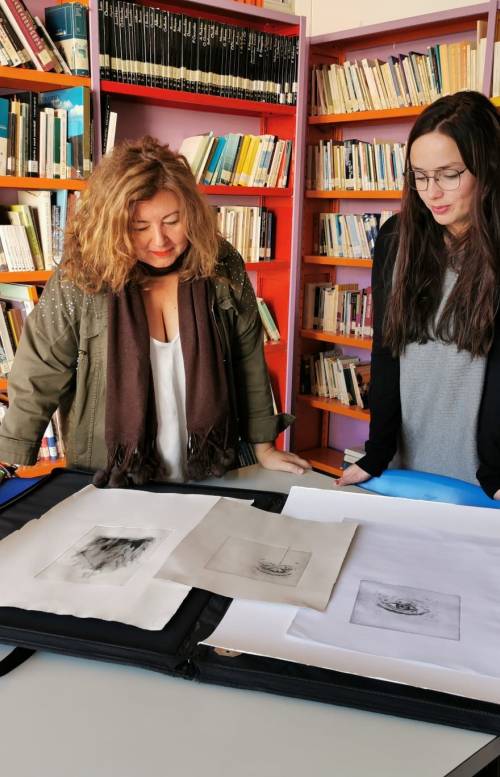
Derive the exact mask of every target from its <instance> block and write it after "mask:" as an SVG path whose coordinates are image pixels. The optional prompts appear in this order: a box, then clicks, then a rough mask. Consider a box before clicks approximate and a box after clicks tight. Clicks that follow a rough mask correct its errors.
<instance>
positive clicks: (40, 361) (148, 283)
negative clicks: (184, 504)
mask: <svg viewBox="0 0 500 777" xmlns="http://www.w3.org/2000/svg"><path fill="white" fill-rule="evenodd" d="M9 395H10V407H9V410H8V412H7V414H6V416H5V419H4V421H3V423H2V427H1V429H0V458H1V459H2V460H5V461H11V462H17V463H22V464H32V463H34V461H35V460H36V455H37V451H38V448H39V445H40V441H41V438H42V436H43V433H44V430H45V428H46V426H47V423H48V421H49V419H50V417H51V416H52V414H53V412H54V411H55V409H56V408H57V407H59V408H60V410H61V415H62V419H63V428H64V438H65V439H64V441H65V446H66V453H67V459H68V464H69V465H71V466H76V467H80V468H87V469H92V470H95V471H96V474H95V477H94V482H95V484H96V485H100V486H105V485H109V486H125V485H127V484H129V483H130V482H132V483H143V482H145V481H146V480H148V479H174V480H184V479H200V478H204V477H208V476H211V475H215V476H221V475H223V474H224V472H226V470H227V469H229V468H231V467H232V466H234V464H235V462H236V448H237V444H238V439H239V437H241V438H243V439H245V440H246V441H248V442H250V443H253V444H254V446H255V451H256V455H257V459H258V461H259V462H260V463H261V464H262V466H264V467H266V468H269V469H281V470H285V471H289V472H295V473H299V472H303V471H304V469H306V468H308V467H309V464H308V463H307V462H306V461H304V460H303V459H300V458H299V457H298V456H296V455H295V454H291V453H286V452H282V451H278V450H277V449H276V448H275V446H274V444H273V443H274V440H275V438H276V437H277V435H278V434H279V433H280V432H281V431H282V430H283V429H285V428H286V426H287V425H288V424H289V423H290V421H291V420H292V418H291V417H290V416H287V415H286V414H279V415H275V414H274V412H273V402H272V395H271V390H270V384H269V377H268V374H267V369H266V365H265V361H264V354H263V340H262V329H261V323H260V318H259V315H258V311H257V306H256V301H255V295H254V292H253V289H252V286H251V284H250V282H249V279H248V276H247V275H246V273H245V270H244V265H243V261H242V259H241V257H240V255H239V254H238V253H237V252H236V251H235V249H234V248H233V247H232V246H231V245H230V244H229V243H228V242H227V241H225V240H223V239H222V238H221V237H220V235H219V234H218V232H217V226H216V220H215V214H214V212H213V211H212V209H211V207H210V205H209V204H208V201H207V200H206V199H205V198H204V197H203V196H202V195H201V194H200V193H199V191H198V189H197V186H196V183H195V180H194V177H193V175H192V173H191V170H190V168H189V165H188V163H187V161H186V160H185V159H184V157H182V156H180V155H179V154H176V153H175V152H173V151H172V150H171V149H169V147H168V146H166V145H162V144H161V143H159V142H158V141H157V140H155V139H153V138H151V137H145V138H142V139H141V140H138V141H134V142H125V143H123V144H121V145H120V146H118V147H117V148H116V149H115V150H114V151H113V153H112V154H111V155H109V156H108V157H105V158H104V159H103V160H102V162H101V163H100V164H99V165H98V167H97V168H96V170H95V172H94V173H93V174H92V176H91V177H90V179H89V182H88V187H87V188H86V190H85V192H84V193H83V196H82V198H81V201H80V204H79V207H78V208H77V210H76V212H75V214H74V215H73V217H72V218H71V219H70V222H69V224H68V227H67V231H66V237H65V251H64V260H63V262H62V264H61V266H60V267H59V268H58V269H57V270H56V272H55V273H54V274H53V276H52V277H51V279H50V280H49V282H48V283H47V286H46V288H45V291H44V293H43V295H42V297H41V299H40V302H39V304H38V305H37V306H36V308H35V310H34V311H33V313H32V314H31V315H30V317H29V318H28V320H27V321H26V323H25V327H24V331H23V335H22V338H21V342H20V344H19V348H18V351H17V354H16V358H15V361H14V365H13V368H12V372H11V375H10V379H9Z"/></svg>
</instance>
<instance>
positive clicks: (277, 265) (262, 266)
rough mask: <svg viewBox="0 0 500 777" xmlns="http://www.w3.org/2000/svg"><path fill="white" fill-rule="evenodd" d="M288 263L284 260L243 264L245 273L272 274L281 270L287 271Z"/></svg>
mask: <svg viewBox="0 0 500 777" xmlns="http://www.w3.org/2000/svg"><path fill="white" fill-rule="evenodd" d="M289 269H290V262H287V261H285V260H284V259H283V260H281V259H270V260H263V261H262V262H245V270H246V271H247V272H263V273H267V272H274V271H281V270H289Z"/></svg>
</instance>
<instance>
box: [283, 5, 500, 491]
mask: <svg viewBox="0 0 500 777" xmlns="http://www.w3.org/2000/svg"><path fill="white" fill-rule="evenodd" d="M497 7H500V2H498V0H490V2H488V3H480V4H478V5H473V6H466V7H462V8H455V9H452V10H449V11H440V12H437V13H432V14H425V15H422V16H417V17H412V18H407V19H401V20H396V21H391V22H387V23H384V24H377V25H371V26H367V27H359V28H356V29H352V30H344V31H340V32H336V33H332V34H328V35H321V36H315V37H313V38H310V40H309V58H308V71H309V72H308V74H307V75H306V78H307V82H308V85H309V91H311V75H312V74H311V71H312V69H313V68H314V67H315V66H317V65H330V64H332V63H337V64H342V63H343V62H345V61H349V62H352V61H359V60H361V59H363V58H367V59H368V60H369V61H372V60H374V59H379V60H381V61H387V58H388V57H389V56H390V55H398V54H408V53H409V52H410V51H417V52H422V51H423V52H425V51H426V47H427V46H435V45H436V44H441V43H446V44H451V43H456V42H459V41H463V40H471V41H474V40H475V38H476V22H477V21H481V22H483V23H484V29H485V30H486V43H485V52H484V76H483V80H482V91H483V92H484V93H485V94H487V95H489V94H490V84H491V77H492V67H493V48H494V41H495V28H496V21H497V18H496V17H497ZM494 103H495V104H496V105H499V106H500V96H498V95H496V96H495V99H494ZM423 108H424V105H411V106H405V107H403V106H400V107H398V108H390V109H387V108H386V109H383V110H369V111H368V110H363V111H353V112H351V113H340V112H338V113H326V114H325V115H308V116H307V118H306V120H305V124H306V127H307V140H306V142H307V143H309V144H317V143H318V142H319V141H320V140H323V141H326V140H328V139H333V140H337V141H344V140H349V139H356V140H360V141H367V142H372V141H373V139H374V138H376V139H377V141H379V140H380V139H381V140H382V141H394V142H400V143H401V142H404V141H405V139H406V137H407V134H408V131H409V129H410V127H411V125H412V123H413V121H414V119H415V117H416V116H418V115H419V114H420V113H421V111H422V110H423ZM400 199H401V191H398V190H396V191H394V190H392V191H390V190H389V191H388V190H383V191H373V190H371V191H367V190H352V189H348V190H345V189H337V190H335V191H321V190H311V189H309V190H306V191H305V197H304V201H303V222H302V236H303V239H302V249H301V255H302V260H301V262H300V277H299V283H298V315H297V325H296V338H295V351H294V352H295V371H294V391H295V403H294V407H293V412H294V413H295V415H296V417H297V421H296V423H295V427H294V431H293V439H292V449H293V450H295V451H297V452H300V453H301V455H303V456H304V457H305V458H308V459H309V460H310V461H311V463H312V465H313V467H314V468H315V469H318V470H320V471H322V472H324V473H327V474H330V475H333V476H339V475H340V474H341V472H342V461H343V451H344V449H345V448H346V447H347V446H353V445H360V444H363V443H364V442H365V440H366V438H367V435H368V421H369V419H370V413H369V411H368V410H364V409H361V408H358V407H355V406H346V405H343V404H341V403H340V402H339V401H338V400H333V399H326V398H324V397H319V396H312V395H305V394H301V393H300V392H299V385H300V363H301V358H302V356H303V355H306V354H311V353H313V354H314V353H318V352H320V351H324V350H327V349H329V348H332V347H333V346H332V344H333V345H339V346H342V349H343V352H344V355H352V356H358V357H359V358H360V359H361V360H366V358H367V355H368V352H369V350H370V349H371V340H370V338H365V337H363V338H361V337H350V336H345V335H340V334H337V333H332V332H326V331H321V330H316V329H304V328H303V326H302V310H303V306H304V297H305V293H304V292H305V285H306V284H307V283H309V282H319V283H321V282H328V283H331V284H334V283H339V284H343V283H358V284H359V287H360V288H362V287H368V286H369V285H370V279H371V268H372V262H371V261H370V260H367V259H352V258H345V257H341V256H323V255H318V252H317V251H316V252H315V251H314V245H315V235H314V229H315V224H316V222H317V216H318V214H319V213H327V212H328V213H339V214H362V213H365V212H369V213H377V212H380V211H382V210H393V211H397V210H398V209H399V200H400Z"/></svg>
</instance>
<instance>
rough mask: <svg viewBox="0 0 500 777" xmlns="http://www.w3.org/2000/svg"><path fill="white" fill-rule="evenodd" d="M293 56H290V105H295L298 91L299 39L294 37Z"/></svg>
mask: <svg viewBox="0 0 500 777" xmlns="http://www.w3.org/2000/svg"><path fill="white" fill-rule="evenodd" d="M291 40H292V45H293V54H292V99H291V104H292V105H297V89H298V78H299V76H298V72H299V45H300V41H299V37H298V35H296V36H295V37H293V38H292V39H291Z"/></svg>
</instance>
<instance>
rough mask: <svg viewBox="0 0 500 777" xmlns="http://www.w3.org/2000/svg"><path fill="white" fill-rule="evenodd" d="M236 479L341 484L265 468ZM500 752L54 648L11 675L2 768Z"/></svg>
mask: <svg viewBox="0 0 500 777" xmlns="http://www.w3.org/2000/svg"><path fill="white" fill-rule="evenodd" d="M224 481H225V483H226V484H227V485H234V486H235V487H247V488H253V487H257V486H258V487H259V488H261V489H269V490H279V491H288V489H289V487H290V485H292V484H293V483H300V484H301V485H307V486H313V487H319V488H321V487H327V488H330V487H331V479H330V478H327V477H325V476H323V475H319V474H317V473H308V474H306V475H305V476H303V477H299V478H297V477H294V476H289V475H286V474H284V473H263V472H262V470H259V468H257V467H250V468H247V469H245V470H241V471H237V472H234V473H229V474H228V475H227V476H226V477H225V479H224ZM5 652H7V650H6V649H3V648H2V647H1V646H0V657H1V656H2V654H4V653H5ZM499 752H500V739H498V738H495V737H492V736H490V735H486V734H478V733H475V732H470V731H464V730H462V729H454V728H449V727H446V726H439V725H433V724H426V723H420V722H417V721H413V720H406V719H403V718H396V717H391V716H388V715H378V714H375V713H368V712H363V711H360V710H351V709H347V708H342V707H335V706H333V705H327V704H320V703H317V702H307V701H302V700H298V699H289V698H285V697H280V696H274V695H270V694H264V693H261V692H251V691H241V690H236V689H232V688H222V687H217V686H209V685H202V684H199V683H196V682H189V681H186V680H181V679H177V678H171V677H167V676H164V675H161V674H158V673H155V672H151V671H148V670H141V669H136V668H134V667H129V666H121V665H115V664H110V663H104V662H99V661H91V660H83V659H78V658H71V657H68V656H59V655H54V654H49V653H44V652H40V653H37V654H36V655H34V656H33V657H32V658H30V659H29V661H27V662H26V663H25V664H23V665H21V666H20V667H18V668H17V669H15V670H14V671H13V672H11V673H10V674H9V675H7V676H5V677H3V678H0V774H1V775H2V777H195V775H196V776H197V775H200V777H378V776H379V775H380V777H444V775H452V774H453V775H456V777H469V775H473V774H476V773H477V771H478V770H479V768H481V766H483V765H486V764H487V763H488V762H489V761H490V760H492V758H493V757H494V756H496V755H498V753H499ZM455 770H456V771H455Z"/></svg>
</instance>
